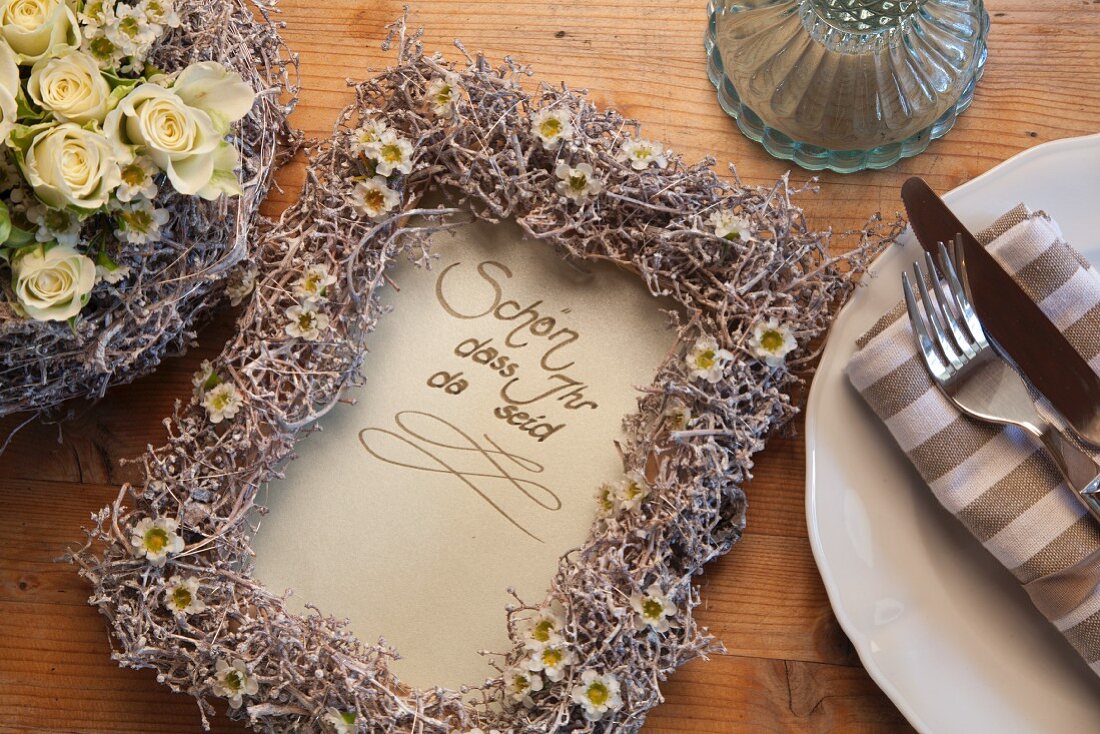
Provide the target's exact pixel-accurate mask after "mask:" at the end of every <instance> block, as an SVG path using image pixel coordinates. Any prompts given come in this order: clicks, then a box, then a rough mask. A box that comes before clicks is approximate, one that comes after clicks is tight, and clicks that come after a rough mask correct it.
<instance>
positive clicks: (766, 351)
mask: <svg viewBox="0 0 1100 734" xmlns="http://www.w3.org/2000/svg"><path fill="white" fill-rule="evenodd" d="M797 347H798V341H797V340H796V339H795V338H794V334H792V333H791V329H790V327H788V326H787V325H786V324H780V323H779V321H778V320H777V319H768V320H767V321H763V322H760V323H758V324H756V326H754V327H753V330H752V337H750V338H749V349H751V350H752V353H753V354H754V355H755V356H756V357H757V358H758V359H761V360H763V361H764V362H765V363H766V364H767V365H768V366H769V367H780V366H782V365H783V363H784V362H786V361H787V355H788V354H790V353H791V352H793V351H794V350H795V349H796V348H797Z"/></svg>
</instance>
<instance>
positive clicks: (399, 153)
mask: <svg viewBox="0 0 1100 734" xmlns="http://www.w3.org/2000/svg"><path fill="white" fill-rule="evenodd" d="M364 155H366V156H367V157H368V158H370V159H371V160H372V161H374V172H375V173H377V174H378V175H380V176H389V175H391V174H393V172H394V171H397V172H398V173H411V172H412V156H413V144H412V143H410V142H409V141H408V140H406V139H405V138H403V137H401V136H400V135H398V134H397V133H395V132H394V131H393V130H386V131H385V132H383V133H382V135H381V137H379V139H378V142H377V143H372V144H371V145H370V147H369V148H368V149H367V150H366V151H365V153H364Z"/></svg>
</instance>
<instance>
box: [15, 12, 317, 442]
mask: <svg viewBox="0 0 1100 734" xmlns="http://www.w3.org/2000/svg"><path fill="white" fill-rule="evenodd" d="M276 2H277V0H177V2H176V3H175V8H176V11H177V12H178V15H179V20H180V23H179V27H178V28H174V29H172V30H171V31H170V32H169V33H167V34H166V35H165V36H164V38H162V39H161V40H160V41H158V43H157V45H156V47H155V48H154V50H153V53H152V55H151V57H150V59H149V62H150V63H151V64H152V65H153V66H154V67H156V68H158V69H163V70H165V71H167V72H173V71H178V70H180V69H183V68H184V67H186V66H187V65H188V64H190V63H194V62H197V61H205V60H213V61H218V62H220V63H222V64H223V65H224V66H226V67H227V68H229V69H231V70H232V71H235V72H237V73H238V74H240V75H241V76H242V77H243V78H244V80H245V81H246V82H248V83H249V85H250V86H252V88H253V90H254V91H255V92H256V94H257V98H256V102H255V104H254V105H253V107H252V109H251V111H250V112H249V113H248V114H247V115H246V116H245V117H244V119H242V120H241V121H240V122H239V123H237V124H235V125H234V131H233V134H232V136H231V142H232V143H233V144H234V145H235V146H236V147H237V148H238V150H239V152H240V157H241V162H240V166H241V172H240V179H241V184H242V188H243V193H242V194H241V195H240V196H237V197H233V198H230V199H227V198H224V197H223V198H221V199H219V200H217V201H204V200H202V199H200V198H198V197H193V196H183V195H181V194H178V193H176V192H175V191H174V190H172V187H171V186H163V187H161V191H160V193H159V194H158V196H157V198H156V205H157V207H159V208H162V209H164V210H165V211H166V212H167V213H168V215H169V219H168V222H167V224H166V225H165V228H164V230H163V231H162V234H161V236H160V237H159V238H158V239H157V240H156V241H154V242H152V243H150V244H149V245H148V246H145V247H141V248H130V250H129V251H126V252H122V253H120V254H119V256H118V260H117V265H119V266H123V267H125V268H128V269H129V270H130V271H132V272H133V275H132V276H131V277H129V278H127V279H126V280H125V282H122V283H111V282H107V281H103V282H99V283H97V284H96V286H95V288H94V289H93V291H92V293H91V301H90V302H89V304H88V305H87V306H86V307H85V309H84V310H83V312H82V313H81V315H80V318H79V319H78V320H76V321H74V322H73V323H68V322H64V321H61V322H42V321H34V320H30V319H27V318H26V317H25V316H23V315H21V314H20V313H19V312H18V310H17V309H16V308H15V307H14V305H13V304H14V298H13V296H12V294H11V293H3V292H0V416H4V415H9V414H12V413H19V412H24V411H30V412H32V413H34V414H37V413H40V412H42V411H48V410H50V409H51V408H55V407H56V406H58V405H59V404H60V403H62V402H64V401H66V400H70V399H72V398H76V397H88V398H93V399H94V398H100V397H102V396H103V394H104V393H105V392H106V391H107V389H108V388H109V387H111V386H113V385H117V384H121V383H125V382H130V381H132V380H134V379H136V378H137V377H140V376H142V375H144V374H147V373H149V372H151V371H152V370H154V369H155V368H156V366H157V365H158V364H160V362H161V360H162V359H163V357H164V356H165V354H167V353H170V352H173V351H182V350H184V349H185V348H186V347H188V346H190V343H191V342H192V341H193V340H194V325H195V323H197V322H198V321H201V320H202V318H203V316H205V315H206V314H208V313H210V312H211V311H212V310H213V309H214V307H215V306H217V304H218V303H219V302H221V301H222V300H223V299H224V295H225V293H226V288H225V287H224V286H225V285H226V284H227V283H228V284H229V285H230V286H231V287H230V289H229V291H230V293H232V292H233V289H234V288H235V289H237V290H242V289H243V288H242V281H245V282H246V283H245V284H247V282H248V281H249V280H250V279H251V278H252V275H253V273H252V271H251V270H250V269H249V267H248V265H247V263H248V260H249V258H250V255H251V253H250V244H249V243H250V241H255V240H256V239H257V237H256V231H255V230H256V228H257V227H259V228H261V229H262V228H263V227H264V226H266V224H265V223H264V222H262V221H261V220H262V217H260V215H259V208H260V203H261V202H262V201H263V200H264V198H265V197H266V196H267V192H268V190H269V189H270V188H271V185H272V184H273V182H274V175H275V171H276V170H278V168H279V167H280V166H281V165H282V164H283V163H285V162H286V161H288V160H289V159H290V158H291V157H292V156H293V155H294V153H295V151H296V150H297V148H298V147H299V145H300V142H301V134H300V133H299V132H298V131H296V130H294V129H293V128H292V127H291V126H290V125H289V123H288V121H287V118H288V116H289V115H290V113H291V111H292V110H293V109H294V106H295V105H296V104H297V98H298V87H299V75H298V58H297V56H296V55H294V54H293V53H292V52H291V51H290V50H289V49H288V48H287V46H286V44H285V43H284V42H283V40H282V38H281V36H280V34H279V30H280V27H281V22H280V21H278V20H277V13H278V9H277V6H276ZM33 417H34V415H32V418H33ZM28 420H29V419H28ZM3 446H4V441H3V440H0V451H2V449H3Z"/></svg>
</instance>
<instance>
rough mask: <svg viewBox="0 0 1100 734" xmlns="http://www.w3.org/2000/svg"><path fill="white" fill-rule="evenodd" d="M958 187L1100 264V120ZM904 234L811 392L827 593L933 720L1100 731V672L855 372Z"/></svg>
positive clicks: (809, 507)
mask: <svg viewBox="0 0 1100 734" xmlns="http://www.w3.org/2000/svg"><path fill="white" fill-rule="evenodd" d="M945 198H946V200H947V202H948V203H949V204H950V205H951V207H952V209H953V210H954V211H955V212H957V213H958V215H959V217H960V218H961V219H962V220H963V221H964V222H965V223H966V224H967V225H968V226H969V227H970V228H971V229H972V230H976V229H979V228H981V227H984V226H986V225H988V224H990V223H991V222H992V221H993V220H994V219H995V218H996V217H997V216H999V215H1000V214H1002V213H1004V212H1005V211H1007V210H1008V209H1010V208H1011V207H1012V206H1014V205H1015V204H1017V203H1019V202H1021V201H1022V202H1024V203H1026V204H1027V205H1028V206H1030V207H1032V208H1033V209H1043V210H1045V211H1047V212H1049V213H1050V214H1051V216H1053V217H1054V218H1055V219H1056V220H1057V221H1058V223H1059V224H1060V225H1061V227H1062V229H1063V231H1064V232H1065V234H1066V238H1067V239H1068V240H1069V242H1070V243H1072V244H1074V245H1075V246H1076V247H1078V248H1079V249H1080V250H1082V252H1084V254H1085V255H1086V256H1087V257H1088V258H1089V259H1090V260H1091V261H1092V262H1093V263H1096V264H1100V135H1094V136H1090V137H1084V138H1073V139H1068V140H1059V141H1056V142H1052V143H1047V144H1045V145H1041V146H1038V147H1036V148H1032V149H1030V150H1028V151H1026V152H1024V153H1021V154H1020V155H1018V156H1016V157H1015V158H1012V159H1011V160H1009V161H1007V162H1005V163H1003V164H1001V165H1000V166H998V167H997V168H994V169H993V170H992V171H989V172H988V173H986V174H984V175H983V176H981V177H979V178H976V179H974V180H973V181H970V182H968V183H967V184H965V185H963V186H960V187H959V188H957V189H955V190H954V191H952V192H951V193H950V194H948V195H947V196H946V197H945ZM898 204H899V208H900V201H899V203H898ZM903 243H904V247H898V248H896V249H894V250H893V251H891V252H888V253H886V254H885V255H883V256H882V257H881V258H880V259H879V261H878V262H877V263H876V264H875V266H874V268H873V269H872V272H873V276H874V277H871V278H869V279H867V280H866V281H865V282H866V283H867V287H865V288H861V289H860V290H859V292H858V293H857V294H856V295H855V297H854V298H853V299H852V301H851V303H850V304H849V305H848V306H847V307H845V308H844V310H843V312H842V313H841V314H840V317H839V318H838V319H837V322H836V325H835V327H834V328H833V333H832V336H831V337H830V340H829V344H828V347H827V349H826V350H825V354H824V357H823V358H822V361H821V367H820V370H819V372H818V375H817V378H816V379H815V380H814V383H813V387H812V389H811V391H810V399H809V406H808V408H807V415H806V448H807V452H806V453H807V467H806V516H807V522H808V525H809V532H810V542H811V545H812V546H813V552H814V557H815V559H816V560H817V565H818V568H819V569H820V570H821V575H822V577H823V578H824V580H825V587H826V588H827V589H828V592H829V600H830V602H831V603H832V605H833V610H834V611H835V612H836V615H837V617H838V618H839V620H840V623H841V625H842V626H843V628H844V630H845V632H847V634H848V636H849V637H850V638H851V640H852V643H853V644H854V645H855V647H856V650H858V652H859V656H860V659H861V660H862V661H863V664H864V665H865V666H866V667H867V670H868V671H869V672H870V674H871V677H872V678H874V679H875V681H876V682H877V683H878V684H879V686H881V687H882V689H883V690H884V691H885V692H886V694H887V695H888V696H890V698H891V699H892V700H893V701H894V703H895V704H897V706H898V708H899V709H901V711H902V713H904V714H905V716H906V717H907V718H908V719H909V721H910V722H911V723H912V724H913V725H914V726H915V727H916V728H917V729H918V730H920V731H922V732H927V733H929V734H949V733H953V732H960V733H963V732H965V733H966V734H975V733H979V732H998V734H1008V733H1009V732H1029V733H1033V732H1043V733H1044V734H1046V733H1058V734H1061V732H1074V731H1098V730H1100V682H1098V681H1097V679H1096V676H1095V675H1094V674H1093V673H1092V672H1091V671H1089V669H1088V668H1087V667H1086V666H1085V665H1084V663H1083V662H1082V661H1081V660H1080V659H1079V658H1078V657H1077V655H1076V653H1075V652H1074V651H1073V649H1072V648H1071V647H1070V646H1069V644H1068V643H1066V642H1065V641H1064V640H1063V639H1062V638H1061V637H1060V636H1059V635H1058V634H1057V632H1056V631H1054V629H1053V628H1051V627H1050V625H1049V624H1048V623H1047V622H1046V621H1045V620H1044V619H1043V618H1042V616H1041V615H1040V614H1039V613H1038V612H1037V611H1036V610H1035V609H1034V608H1033V607H1032V606H1031V603H1030V601H1029V600H1028V598H1027V596H1026V594H1025V593H1024V592H1023V591H1022V590H1021V589H1020V588H1019V586H1018V585H1017V584H1016V582H1015V581H1014V579H1013V578H1012V576H1011V574H1010V573H1009V572H1008V571H1006V570H1005V569H1004V568H1003V567H1001V566H1000V564H998V563H997V561H996V560H995V559H993V557H992V556H990V555H989V554H988V553H987V552H986V551H985V550H984V549H983V548H982V547H981V546H980V545H979V544H978V543H977V541H976V540H974V539H973V538H972V537H971V536H970V535H969V534H968V533H967V532H966V530H965V529H964V528H963V527H962V526H961V524H959V523H958V522H957V521H956V520H955V519H954V518H953V517H952V516H951V515H949V514H948V513H947V512H946V511H945V510H943V509H942V508H941V507H940V506H939V504H938V503H937V502H936V500H935V498H934V497H933V496H932V493H931V491H930V490H929V489H928V488H927V487H926V486H925V485H924V483H923V482H922V481H921V479H920V477H919V476H918V475H917V474H916V472H915V471H914V470H913V469H912V468H911V467H910V465H909V463H908V461H907V459H906V457H905V455H904V454H903V453H902V452H901V450H900V449H898V448H897V446H896V445H895V444H894V442H893V439H892V438H891V437H890V435H889V434H888V433H887V431H886V429H885V427H884V426H883V425H882V424H881V423H880V422H879V421H878V420H877V419H876V418H875V416H874V414H873V413H872V412H871V411H870V409H869V408H867V407H866V406H865V405H864V404H863V401H862V399H861V398H860V397H859V395H858V394H857V393H856V392H855V390H854V389H853V388H852V387H851V385H850V384H849V383H848V380H847V378H846V376H845V374H844V367H845V365H846V364H847V362H848V359H849V357H851V355H852V353H853V351H854V350H855V341H856V338H857V337H858V336H859V335H860V334H862V333H863V332H864V331H865V330H866V329H867V328H869V327H870V326H871V325H872V324H873V323H874V321H875V320H876V319H877V318H878V317H879V316H880V315H881V314H882V313H883V312H884V311H886V310H887V309H888V308H889V307H890V306H892V305H893V304H894V303H896V302H897V301H898V300H899V299H900V297H901V289H900V284H899V279H900V273H901V271H902V269H903V268H904V267H906V266H908V264H909V263H911V262H913V261H915V260H916V258H917V255H918V254H919V250H920V248H919V246H918V245H917V243H916V241H915V240H914V239H913V238H912V236H911V234H909V233H907V235H906V236H905V238H903Z"/></svg>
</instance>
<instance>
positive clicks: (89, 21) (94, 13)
mask: <svg viewBox="0 0 1100 734" xmlns="http://www.w3.org/2000/svg"><path fill="white" fill-rule="evenodd" d="M108 4H110V5H112V6H113V5H114V3H113V2H110V0H85V3H84V6H83V7H82V8H81V9H80V13H79V14H78V15H77V16H76V17H77V20H79V21H80V25H81V27H82V28H83V29H84V35H85V36H88V37H89V38H90V37H91V36H92V35H93V34H94V33H95V32H96V31H97V30H99V29H100V28H102V27H103V25H104V23H106V22H107V7H106V6H107V5H108Z"/></svg>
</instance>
